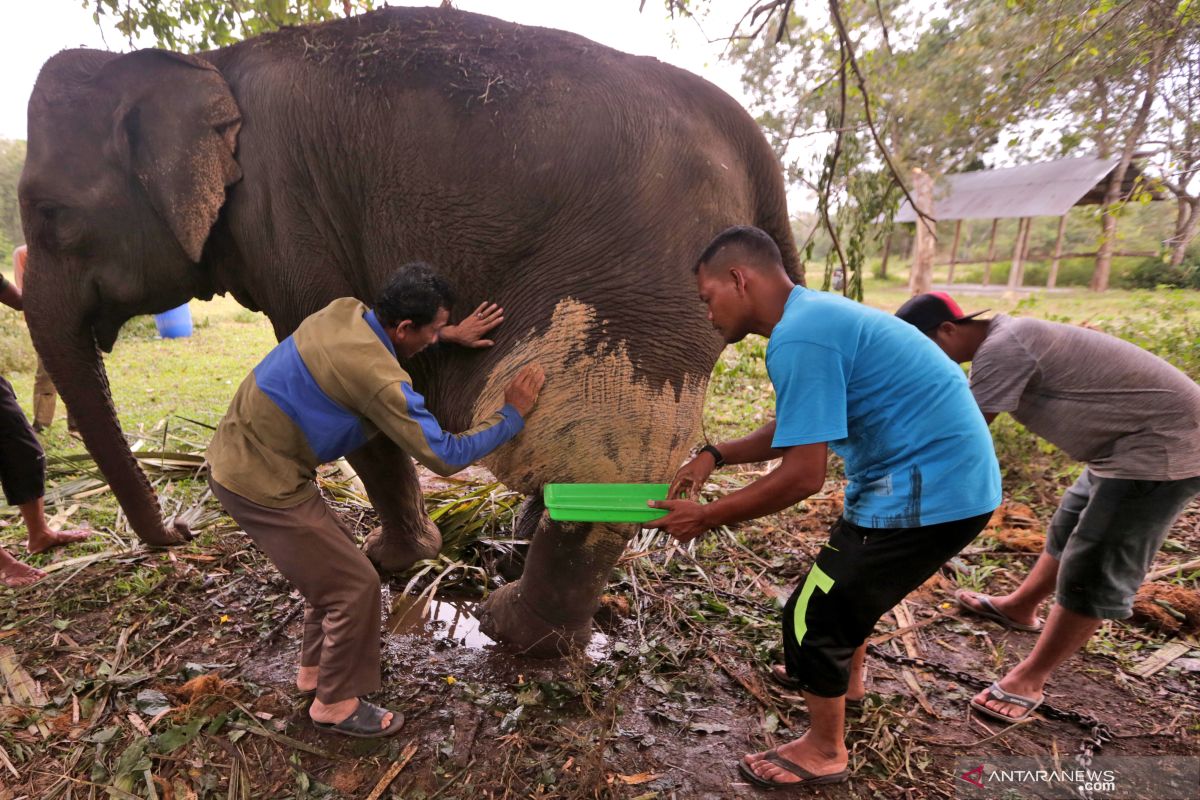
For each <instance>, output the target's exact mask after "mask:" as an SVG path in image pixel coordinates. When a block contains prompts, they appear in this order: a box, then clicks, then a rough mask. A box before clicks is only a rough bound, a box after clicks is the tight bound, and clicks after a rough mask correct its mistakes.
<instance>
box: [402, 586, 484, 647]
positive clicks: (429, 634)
mask: <svg viewBox="0 0 1200 800" xmlns="http://www.w3.org/2000/svg"><path fill="white" fill-rule="evenodd" d="M474 610H475V603H474V602H471V601H469V600H452V599H444V600H443V599H440V598H437V597H434V598H433V599H432V600H429V598H417V597H414V596H412V595H408V594H402V595H397V596H396V597H395V598H394V599H393V600H392V607H391V609H389V611H388V621H387V627H388V630H389V631H391V632H392V633H395V634H400V635H406V636H419V637H421V638H423V639H453V640H454V641H456V642H457V643H458V644H460V645H463V646H464V647H473V648H480V647H483V646H484V645H489V644H495V642H494V641H493V640H492V638H491V637H489V636H485V635H484V634H482V633H480V632H479V620H478V619H476V617H475V615H474V614H473V613H472V612H473V611H474Z"/></svg>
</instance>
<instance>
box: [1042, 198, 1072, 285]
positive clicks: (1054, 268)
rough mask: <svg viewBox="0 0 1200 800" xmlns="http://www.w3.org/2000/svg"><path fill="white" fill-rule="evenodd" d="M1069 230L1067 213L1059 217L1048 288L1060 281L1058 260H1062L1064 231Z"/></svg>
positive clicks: (1047, 283)
mask: <svg viewBox="0 0 1200 800" xmlns="http://www.w3.org/2000/svg"><path fill="white" fill-rule="evenodd" d="M1066 230H1067V215H1066V214H1063V215H1062V216H1061V217H1059V218H1058V238H1056V239H1055V240H1054V260H1053V261H1051V262H1050V275H1049V277H1048V278H1046V288H1047V289H1053V288H1054V284H1056V283H1057V282H1058V262H1059V261H1061V260H1062V240H1063V233H1065V232H1066Z"/></svg>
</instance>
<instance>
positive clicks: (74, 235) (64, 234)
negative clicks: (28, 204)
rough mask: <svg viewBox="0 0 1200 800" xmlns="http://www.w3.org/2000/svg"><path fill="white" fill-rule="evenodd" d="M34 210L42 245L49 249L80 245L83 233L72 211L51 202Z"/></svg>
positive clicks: (43, 203) (38, 205)
mask: <svg viewBox="0 0 1200 800" xmlns="http://www.w3.org/2000/svg"><path fill="white" fill-rule="evenodd" d="M34 209H35V211H36V212H37V225H36V227H37V236H38V240H39V243H40V244H42V245H43V246H44V247H46V248H47V249H65V248H69V247H71V246H72V245H75V244H78V240H79V238H80V233H81V231H80V230H79V225H78V224H77V223H78V220H77V219H75V218H73V215H72V213H71V210H70V209H68V208H66V207H65V206H61V205H59V204H58V203H53V202H49V201H43V202H40V203H38V204H37V205H36V206H34Z"/></svg>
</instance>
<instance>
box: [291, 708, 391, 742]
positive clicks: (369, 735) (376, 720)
mask: <svg viewBox="0 0 1200 800" xmlns="http://www.w3.org/2000/svg"><path fill="white" fill-rule="evenodd" d="M387 713H388V709H386V708H383V707H381V706H377V705H375V704H374V703H368V702H367V701H366V700H362V699H360V700H359V701H358V708H356V709H354V713H353V714H351V715H350V716H348V717H346V718H345V719H344V720H342V721H341V722H317V721H315V720H314V721H313V725H314V726H315V727H316V728H317V729H318V730H322V731H328V732H330V733H340V734H342V735H343V736H354V737H357V738H359V739H380V738H383V737H384V736H391V735H392V734H394V733H396V732H397V731H399V730H400V728H401V726H403V725H404V715H403V714H401V713H400V712H399V711H392V712H391V714H392V724H391V725H388V726H387V727H386V728H383V727H380V723H381V722H383V715H384V714H387Z"/></svg>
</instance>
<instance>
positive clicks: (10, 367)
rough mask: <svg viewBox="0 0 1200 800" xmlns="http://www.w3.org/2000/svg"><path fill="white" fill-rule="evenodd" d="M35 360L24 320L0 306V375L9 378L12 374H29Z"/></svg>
mask: <svg viewBox="0 0 1200 800" xmlns="http://www.w3.org/2000/svg"><path fill="white" fill-rule="evenodd" d="M35 358H36V356H35V354H34V350H33V342H31V341H30V340H29V331H28V330H27V329H26V328H25V320H24V319H22V317H21V315H20V314H19V313H18V312H16V311H13V310H12V309H10V308H9V307H8V306H0V375H3V376H5V377H7V378H11V377H12V374H13V373H14V372H30V371H32V370H33V368H34V365H35V363H36V361H35Z"/></svg>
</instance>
